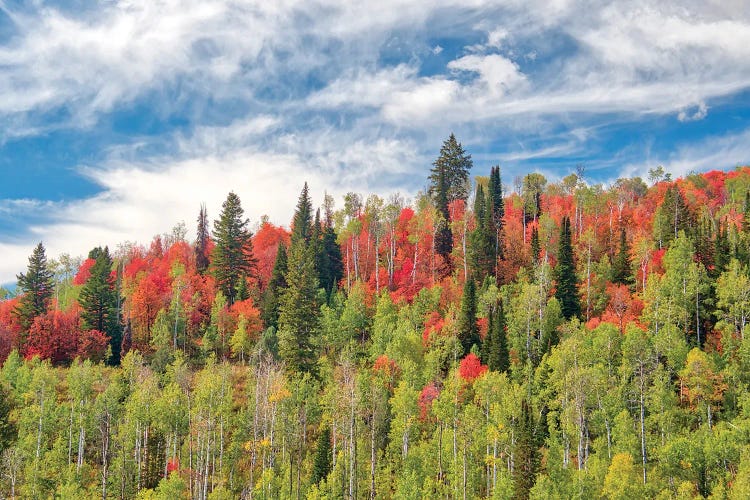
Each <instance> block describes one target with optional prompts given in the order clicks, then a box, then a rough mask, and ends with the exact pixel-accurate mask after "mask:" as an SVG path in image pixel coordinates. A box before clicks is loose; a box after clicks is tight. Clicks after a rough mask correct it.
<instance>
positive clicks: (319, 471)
mask: <svg viewBox="0 0 750 500" xmlns="http://www.w3.org/2000/svg"><path fill="white" fill-rule="evenodd" d="M331 459H332V451H331V428H330V427H328V426H327V425H326V426H324V427H323V430H322V431H321V433H320V437H319V438H318V445H317V447H316V448H315V457H314V459H313V470H312V477H311V480H312V484H318V483H320V482H321V481H322V480H323V479H325V478H326V477H328V474H329V473H330V472H331Z"/></svg>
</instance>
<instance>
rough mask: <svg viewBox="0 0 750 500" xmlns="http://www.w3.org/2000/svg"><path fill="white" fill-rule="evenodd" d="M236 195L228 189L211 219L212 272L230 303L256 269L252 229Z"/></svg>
mask: <svg viewBox="0 0 750 500" xmlns="http://www.w3.org/2000/svg"><path fill="white" fill-rule="evenodd" d="M244 214H245V212H244V210H243V209H242V206H241V205H240V199H239V197H238V196H237V195H236V194H234V193H233V192H230V193H229V195H228V196H227V199H226V201H225V202H224V204H223V205H222V208H221V214H220V215H219V219H217V220H215V221H214V239H215V241H216V247H215V248H214V252H213V273H214V276H215V277H216V284H217V286H218V287H219V289H220V290H221V291H222V292H224V295H225V296H226V297H227V300H228V301H229V304H230V305H231V304H233V303H234V302H235V300H236V299H237V287H238V286H239V284H240V281H241V280H244V279H245V278H246V277H247V276H249V275H250V273H251V272H252V271H253V270H254V269H255V263H256V259H255V257H254V256H253V241H252V236H253V235H252V233H251V232H250V230H249V229H248V228H247V225H248V220H247V219H243V216H244Z"/></svg>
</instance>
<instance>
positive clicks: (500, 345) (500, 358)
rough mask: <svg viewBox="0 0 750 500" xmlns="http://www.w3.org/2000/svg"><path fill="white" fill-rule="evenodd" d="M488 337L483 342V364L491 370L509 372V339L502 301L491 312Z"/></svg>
mask: <svg viewBox="0 0 750 500" xmlns="http://www.w3.org/2000/svg"><path fill="white" fill-rule="evenodd" d="M488 320H489V324H488V329H487V336H486V337H485V338H484V341H483V342H482V362H483V363H484V364H486V365H487V366H488V367H489V369H490V370H495V371H499V372H504V371H507V370H508V368H509V365H510V361H509V354H508V338H507V336H506V332H505V325H506V323H505V311H504V309H503V301H502V299H500V300H499V301H498V302H497V304H495V306H494V307H493V308H492V309H491V310H490V313H489V318H488Z"/></svg>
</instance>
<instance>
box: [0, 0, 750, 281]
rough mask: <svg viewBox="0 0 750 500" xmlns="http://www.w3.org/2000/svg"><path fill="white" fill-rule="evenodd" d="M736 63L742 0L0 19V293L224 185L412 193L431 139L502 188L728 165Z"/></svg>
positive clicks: (268, 208)
mask: <svg viewBox="0 0 750 500" xmlns="http://www.w3.org/2000/svg"><path fill="white" fill-rule="evenodd" d="M749 56H750V9H748V8H747V4H746V0H700V1H699V0H696V1H691V0H682V1H669V0H663V1H639V0H621V1H618V2H609V1H601V2H599V1H596V0H588V1H580V2H579V1H572V0H489V1H479V0H461V1H453V0H435V1H431V2H424V1H404V0H378V1H377V2H374V1H365V2H349V1H329V0H276V1H273V2H270V1H267V0H248V1H239V0H211V1H210V2H206V1H205V0H181V1H177V0H127V1H126V0H123V1H114V0H100V1H97V2H91V1H89V0H67V1H59V2H49V3H47V2H42V1H39V0H23V1H13V0H0V255H2V258H1V259H0V283H13V282H15V276H16V274H17V273H19V272H22V271H24V270H25V269H26V265H27V262H28V256H29V255H30V254H31V251H32V249H33V247H34V246H35V245H36V243H38V242H39V241H43V242H44V244H45V247H46V249H47V254H48V256H49V257H56V256H58V255H60V254H61V253H63V252H65V253H69V254H71V255H74V256H75V255H85V254H86V253H87V252H88V251H89V250H90V249H91V248H93V247H95V246H98V245H109V246H110V247H112V248H114V247H116V246H117V245H118V244H120V243H123V242H126V241H135V242H139V243H142V244H148V242H149V241H150V240H151V239H152V237H153V236H154V235H156V234H160V233H165V232H169V231H170V230H171V228H172V227H173V226H175V224H177V223H179V222H184V223H185V224H186V226H187V228H188V231H189V233H188V237H189V238H190V239H192V238H193V233H194V232H195V220H196V218H197V215H198V212H199V209H200V204H201V203H205V204H206V207H207V209H208V213H209V218H210V219H213V218H215V217H216V216H217V215H218V213H219V211H220V209H221V203H222V201H223V200H224V199H225V198H226V195H227V193H228V192H229V191H230V190H233V191H235V192H236V193H237V194H238V195H239V196H240V199H241V200H242V204H243V207H244V209H245V212H246V215H247V216H248V218H249V219H250V221H251V224H257V222H258V221H259V220H260V218H261V216H263V215H267V216H268V217H269V218H270V220H271V221H272V222H274V223H277V224H282V225H288V224H289V221H290V219H291V217H292V212H293V210H294V205H295V202H296V199H297V196H298V194H299V192H300V190H301V188H302V184H303V182H305V181H307V182H308V183H309V185H310V190H311V193H312V195H313V202H314V203H315V204H316V205H317V204H319V203H321V202H322V199H323V196H324V193H325V192H327V193H329V194H331V195H333V196H334V197H335V199H336V200H337V201H338V203H339V205H341V204H342V201H341V200H342V197H343V195H344V194H345V193H347V192H349V191H355V192H359V193H362V194H364V195H366V194H369V193H377V194H379V195H381V196H387V195H389V194H391V193H395V192H400V193H401V194H403V195H404V196H405V197H406V198H410V197H413V196H414V195H415V194H416V193H417V192H418V191H419V190H420V189H424V187H425V185H426V179H427V175H428V173H429V169H430V167H431V163H432V161H433V160H434V159H435V158H436V157H437V155H438V152H439V150H440V146H441V144H442V142H443V141H444V140H445V139H446V138H447V137H448V136H449V135H450V134H451V133H455V135H456V137H457V139H458V140H459V141H460V142H461V143H462V144H463V146H464V148H465V149H466V150H467V151H468V152H469V153H471V154H472V157H473V160H474V168H473V170H472V174H474V175H487V173H488V172H489V168H490V166H492V165H500V166H501V169H502V176H503V180H504V183H505V184H506V186H509V187H511V186H512V185H513V179H514V178H516V177H518V176H522V175H524V174H526V173H527V172H531V171H537V172H541V173H543V174H544V175H546V176H547V177H548V178H549V179H550V180H555V179H559V178H561V177H563V176H565V175H567V174H569V173H571V172H574V171H575V170H576V166H578V165H583V166H584V169H585V170H584V176H585V179H586V181H588V182H592V183H593V182H603V183H607V182H611V181H613V180H614V179H616V178H618V177H621V176H633V175H641V176H644V177H645V176H646V173H647V172H648V170H649V169H650V168H654V167H656V166H658V165H663V166H664V168H665V169H666V170H667V171H668V172H671V173H672V175H673V176H674V177H677V176H680V175H683V174H686V173H688V172H692V171H695V172H700V171H706V170H711V169H722V170H728V169H732V168H734V167H736V166H738V165H744V164H748V163H750V124H749V123H748V118H750V57H749Z"/></svg>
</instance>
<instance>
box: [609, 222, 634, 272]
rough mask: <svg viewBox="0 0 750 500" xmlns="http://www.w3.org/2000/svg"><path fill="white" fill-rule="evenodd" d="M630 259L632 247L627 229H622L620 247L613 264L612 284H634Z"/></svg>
mask: <svg viewBox="0 0 750 500" xmlns="http://www.w3.org/2000/svg"><path fill="white" fill-rule="evenodd" d="M631 260H632V259H631V257H630V245H629V244H628V238H627V234H626V232H625V228H624V227H621V228H620V247H619V249H618V251H617V255H615V258H614V261H613V262H612V271H611V276H612V279H611V281H612V283H616V284H619V285H628V286H630V285H632V284H633V268H632V263H631Z"/></svg>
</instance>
